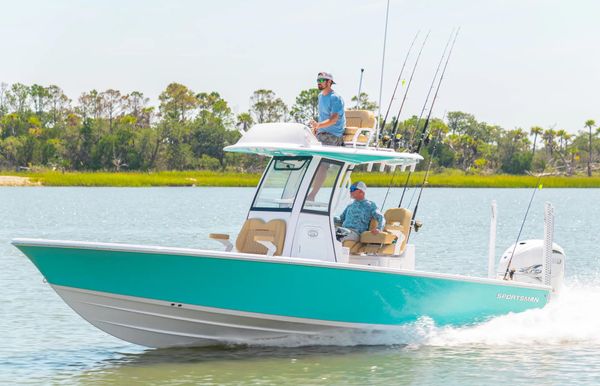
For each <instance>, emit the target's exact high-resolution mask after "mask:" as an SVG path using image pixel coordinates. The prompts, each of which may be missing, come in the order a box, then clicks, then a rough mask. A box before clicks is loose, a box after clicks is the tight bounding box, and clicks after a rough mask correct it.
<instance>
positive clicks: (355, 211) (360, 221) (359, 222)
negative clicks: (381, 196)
mask: <svg viewBox="0 0 600 386" xmlns="http://www.w3.org/2000/svg"><path fill="white" fill-rule="evenodd" d="M372 218H374V219H375V220H377V229H379V230H382V229H383V216H382V215H381V212H380V211H379V209H377V205H376V204H375V203H374V202H373V201H369V200H361V201H357V200H355V201H354V202H353V203H351V204H350V205H348V206H347V207H346V209H344V212H343V213H342V215H341V216H340V219H341V220H342V226H343V227H344V228H349V229H353V230H355V231H356V232H357V233H358V234H361V233H362V232H364V231H366V230H368V229H369V223H370V222H371V219H372Z"/></svg>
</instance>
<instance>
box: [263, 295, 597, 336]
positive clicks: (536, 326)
mask: <svg viewBox="0 0 600 386" xmlns="http://www.w3.org/2000/svg"><path fill="white" fill-rule="evenodd" d="M596 304H600V284H592V285H590V284H586V285H582V284H578V283H571V284H569V285H566V286H565V287H564V288H563V289H562V291H561V294H560V296H558V297H557V298H555V299H553V301H551V302H550V303H549V304H548V305H547V306H546V307H544V308H543V309H534V310H529V311H525V312H521V313H515V314H507V315H503V316H499V317H495V318H493V319H491V320H489V321H487V322H483V323H480V324H476V325H469V326H462V327H450V326H436V325H435V323H434V322H433V321H432V320H431V319H428V318H423V319H421V320H419V321H418V322H416V323H414V324H411V325H406V326H402V327H398V328H395V329H393V330H389V331H383V332H382V331H370V332H369V331H343V332H335V333H331V334H327V335H319V336H310V337H289V338H282V339H275V340H272V339H269V340H268V341H264V342H260V343H259V345H263V344H264V345H268V346H278V347H298V346H313V345H331V346H360V345H406V346H409V347H415V348H416V347H422V346H432V347H457V346H506V347H510V346H521V347H522V346H524V345H525V346H527V345H534V344H536V345H539V344H543V345H545V346H547V345H564V344H580V343H581V344H586V345H600V328H599V327H598V326H600V309H599V308H598V307H595V306H594V305H596Z"/></svg>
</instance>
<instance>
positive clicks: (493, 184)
mask: <svg viewBox="0 0 600 386" xmlns="http://www.w3.org/2000/svg"><path fill="white" fill-rule="evenodd" d="M260 176H261V174H260V173H235V172H212V171H164V172H150V173H140V172H122V173H110V172H65V173H62V172H55V171H45V172H27V173H15V174H12V175H11V173H7V172H4V173H3V172H0V186H40V185H41V186H89V187H152V186H157V187H158V186H190V187H192V186H215V187H254V186H256V185H257V184H258V182H259V180H260ZM406 176H407V173H400V172H398V173H396V175H394V174H393V173H379V172H373V173H364V172H355V173H353V178H352V180H354V181H359V180H362V181H364V182H365V183H366V184H367V185H368V186H371V187H387V186H389V185H390V181H392V178H393V186H403V185H404V183H405V181H406ZM423 178H424V172H416V173H413V174H412V175H411V178H410V181H409V185H410V186H419V185H421V184H422V182H423ZM427 181H428V182H427V186H430V187H451V188H531V187H533V186H536V185H537V182H538V178H537V177H535V176H527V175H506V174H496V175H479V174H467V173H464V172H460V171H456V170H453V171H444V172H442V173H434V174H430V175H429V177H428V179H427ZM540 183H541V184H542V185H543V187H545V188H600V176H593V177H587V176H571V177H566V176H546V177H543V178H542V179H541V181H540Z"/></svg>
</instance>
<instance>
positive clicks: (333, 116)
mask: <svg viewBox="0 0 600 386" xmlns="http://www.w3.org/2000/svg"><path fill="white" fill-rule="evenodd" d="M338 119H340V115H339V114H338V113H333V114H331V115H330V116H329V118H328V119H326V120H324V121H322V122H315V121H313V122H311V126H312V128H313V131H314V132H316V131H317V130H319V129H323V128H325V127H329V126H333V125H335V124H336V123H337V121H338Z"/></svg>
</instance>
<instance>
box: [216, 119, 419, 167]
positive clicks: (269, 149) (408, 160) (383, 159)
mask: <svg viewBox="0 0 600 386" xmlns="http://www.w3.org/2000/svg"><path fill="white" fill-rule="evenodd" d="M225 151H230V152H237V153H250V154H259V155H266V156H271V157H275V156H320V157H325V158H329V159H333V160H338V161H343V162H348V163H353V164H362V163H384V164H389V165H403V166H414V165H416V164H417V163H418V162H419V161H421V160H422V159H423V157H421V156H420V155H419V154H413V153H398V152H395V151H392V150H391V149H377V148H371V147H343V146H325V145H322V144H321V143H320V142H319V141H318V140H317V138H316V137H315V136H314V135H313V134H312V131H311V130H310V129H309V128H308V127H306V126H305V125H302V124H300V123H261V124H258V125H255V126H252V128H250V130H248V131H247V132H246V133H245V134H244V135H243V136H242V138H240V140H239V141H238V142H237V143H236V144H235V145H231V146H227V147H226V148H225Z"/></svg>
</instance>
